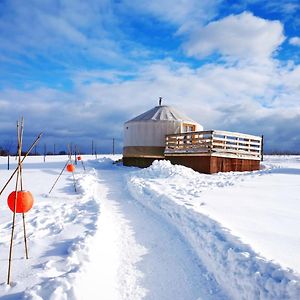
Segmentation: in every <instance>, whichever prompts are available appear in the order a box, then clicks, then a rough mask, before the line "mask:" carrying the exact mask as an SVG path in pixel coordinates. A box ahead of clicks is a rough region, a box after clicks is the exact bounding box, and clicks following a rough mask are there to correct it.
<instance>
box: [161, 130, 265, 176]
mask: <svg viewBox="0 0 300 300" xmlns="http://www.w3.org/2000/svg"><path fill="white" fill-rule="evenodd" d="M261 153H262V138H261V137H258V136H254V135H249V134H242V133H237V132H229V131H220V130H209V131H197V132H187V133H181V134H170V135H167V136H166V148H165V152H164V155H165V158H166V159H168V160H170V161H171V162H172V163H173V164H180V165H184V166H186V167H190V168H192V169H194V170H195V171H198V172H203V173H208V174H211V173H216V172H228V171H254V170H258V169H259V168H260V160H261Z"/></svg>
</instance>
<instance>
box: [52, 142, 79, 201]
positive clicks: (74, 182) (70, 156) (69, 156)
mask: <svg viewBox="0 0 300 300" xmlns="http://www.w3.org/2000/svg"><path fill="white" fill-rule="evenodd" d="M68 165H72V166H73V168H74V170H75V167H74V165H73V163H72V152H71V149H70V145H68V159H67V161H66V163H65V165H64V166H63V168H62V170H61V172H60V173H59V175H58V176H57V178H56V180H55V181H54V183H53V185H52V187H51V189H50V191H49V193H48V194H49V195H50V194H51V192H52V190H53V189H54V187H55V186H56V184H57V182H58V180H59V178H60V177H61V175H62V174H63V172H64V170H65V169H66V168H67V166H68ZM83 166H84V165H83ZM74 170H72V171H69V172H71V173H72V177H73V184H74V190H75V193H77V188H76V179H75V175H74Z"/></svg>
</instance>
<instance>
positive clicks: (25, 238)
mask: <svg viewBox="0 0 300 300" xmlns="http://www.w3.org/2000/svg"><path fill="white" fill-rule="evenodd" d="M23 133H24V119H23V118H22V124H21V136H20V148H21V154H22V146H23ZM45 146H46V145H45ZM19 172H20V184H21V191H23V168H22V163H21V158H20V171H19ZM22 219H23V236H24V246H25V257H26V259H28V246H27V235H26V224H25V214H24V213H22Z"/></svg>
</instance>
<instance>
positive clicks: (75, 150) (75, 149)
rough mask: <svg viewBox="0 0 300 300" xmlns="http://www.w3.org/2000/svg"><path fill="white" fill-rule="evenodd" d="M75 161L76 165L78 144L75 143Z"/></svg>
mask: <svg viewBox="0 0 300 300" xmlns="http://www.w3.org/2000/svg"><path fill="white" fill-rule="evenodd" d="M74 161H75V165H76V166H77V145H75V152H74Z"/></svg>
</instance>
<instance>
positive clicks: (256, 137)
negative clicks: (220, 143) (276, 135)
mask: <svg viewBox="0 0 300 300" xmlns="http://www.w3.org/2000/svg"><path fill="white" fill-rule="evenodd" d="M213 133H214V135H224V136H233V137H240V138H245V139H253V140H259V141H260V140H261V137H260V136H256V135H251V134H245V133H240V132H231V131H222V130H213Z"/></svg>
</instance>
